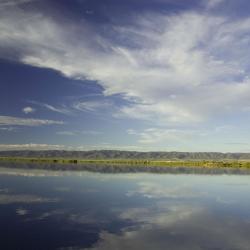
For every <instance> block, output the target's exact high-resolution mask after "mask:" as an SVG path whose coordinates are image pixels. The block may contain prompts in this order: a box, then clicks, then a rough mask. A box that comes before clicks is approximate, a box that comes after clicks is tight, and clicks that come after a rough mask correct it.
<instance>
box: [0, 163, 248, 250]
mask: <svg viewBox="0 0 250 250" xmlns="http://www.w3.org/2000/svg"><path fill="white" fill-rule="evenodd" d="M249 191H250V175H201V174H197V175H195V174H181V173H179V174H173V173H172V174H153V173H131V174H128V173H127V174H125V173H123V174H107V173H106V174H101V173H90V172H66V171H57V172H56V171H45V170H27V169H26V170H25V169H23V170H21V169H8V168H2V169H0V248H1V249H4V250H7V249H18V250H22V249H25V250H29V249H32V250H39V249H44V250H50V249H63V250H66V249H67V250H69V249H86V250H125V249H130V250H140V249H143V250H148V249H150V250H158V249H164V250H165V249H170V250H177V249H178V250H182V249H183V250H189V249H190V250H198V249H206V250H219V249H220V250H223V249H225V250H240V249H244V250H245V249H247V250H249V249H250V237H249V232H250V199H249Z"/></svg>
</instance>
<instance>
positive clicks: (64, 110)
mask: <svg viewBox="0 0 250 250" xmlns="http://www.w3.org/2000/svg"><path fill="white" fill-rule="evenodd" d="M29 102H30V103H33V104H35V105H38V106H40V107H43V108H46V109H48V110H50V111H52V112H56V113H61V114H64V115H71V114H73V110H72V109H71V108H69V107H67V106H66V105H62V106H60V107H56V106H53V105H50V104H48V103H42V102H37V101H29Z"/></svg>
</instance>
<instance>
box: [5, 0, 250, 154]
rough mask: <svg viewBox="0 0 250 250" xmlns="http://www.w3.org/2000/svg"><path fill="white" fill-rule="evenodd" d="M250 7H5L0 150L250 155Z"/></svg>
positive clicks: (191, 1)
mask: <svg viewBox="0 0 250 250" xmlns="http://www.w3.org/2000/svg"><path fill="white" fill-rule="evenodd" d="M249 13H250V2H249V1H247V0H238V1H234V0H200V1H198V0H127V1H122V0H102V1H100V0H72V1H67V0H60V1H49V0H1V1H0V70H1V74H0V105H1V106H0V107H1V110H0V150H16V149H35V150H41V149H71V150H91V149H120V150H137V151H221V152H249V151H250V129H249V124H250V78H249V76H250V60H249V51H250V14H249Z"/></svg>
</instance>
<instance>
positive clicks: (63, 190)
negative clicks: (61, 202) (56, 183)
mask: <svg viewBox="0 0 250 250" xmlns="http://www.w3.org/2000/svg"><path fill="white" fill-rule="evenodd" d="M55 190H56V191H58V192H70V191H71V188H70V187H57V188H55Z"/></svg>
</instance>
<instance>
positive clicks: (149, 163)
mask: <svg viewBox="0 0 250 250" xmlns="http://www.w3.org/2000/svg"><path fill="white" fill-rule="evenodd" d="M0 162H13V163H15V162H16V163H38V164H39V163H46V164H53V163H55V164H75V165H86V164H88V165H110V166H115V165H116V166H123V165H124V166H136V167H140V166H143V167H154V166H155V167H200V168H235V169H239V168H244V169H250V161H243V160H242V161H233V160H232V161H230V160H221V161H205V160H197V161H180V160H176V161H168V160H146V159H136V160H135V159H108V160H107V159H70V158H30V157H29V158H28V157H26V158H25V157H0Z"/></svg>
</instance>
